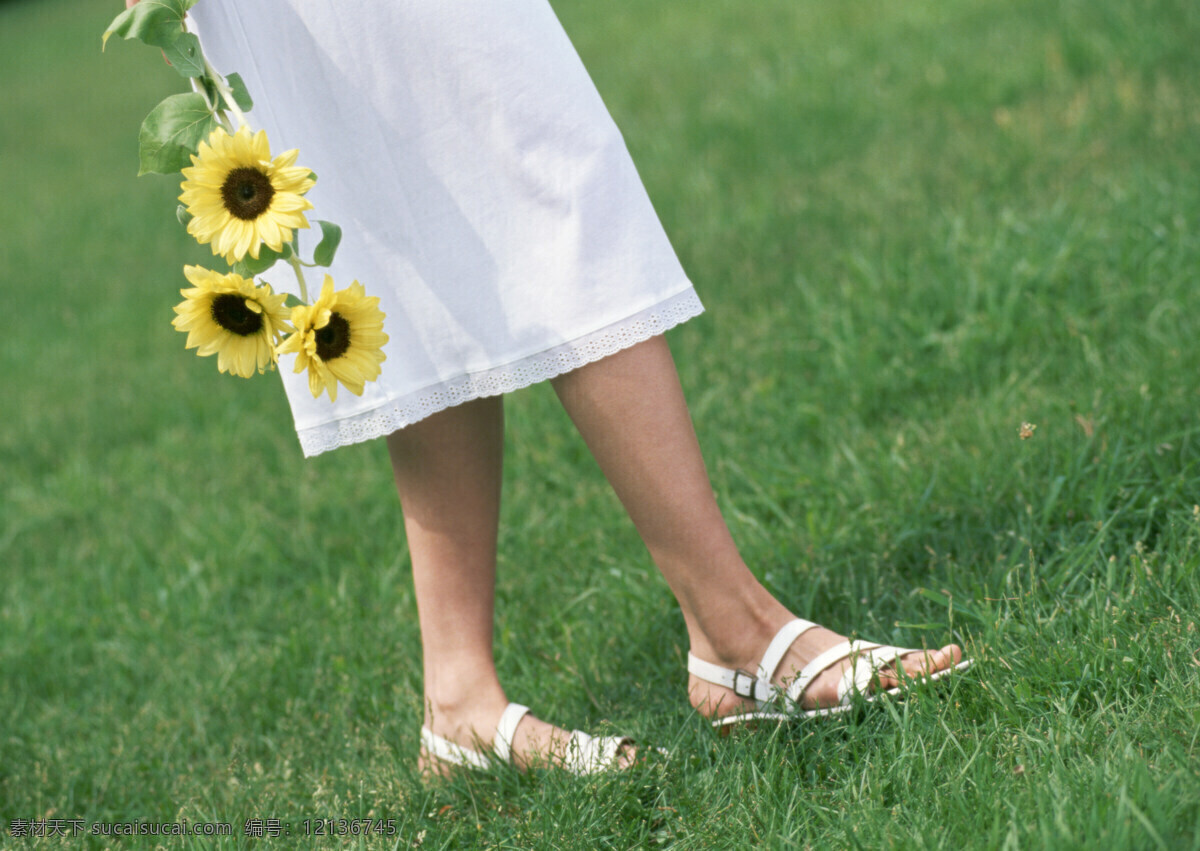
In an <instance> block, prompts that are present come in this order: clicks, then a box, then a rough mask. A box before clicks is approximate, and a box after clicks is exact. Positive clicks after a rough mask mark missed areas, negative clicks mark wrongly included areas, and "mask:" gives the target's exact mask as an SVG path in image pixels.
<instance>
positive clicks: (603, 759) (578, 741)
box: [421, 703, 634, 776]
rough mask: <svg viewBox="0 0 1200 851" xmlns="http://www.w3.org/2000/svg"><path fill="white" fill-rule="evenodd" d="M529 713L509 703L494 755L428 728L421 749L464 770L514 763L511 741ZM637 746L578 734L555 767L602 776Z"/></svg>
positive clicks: (619, 738) (622, 738)
mask: <svg viewBox="0 0 1200 851" xmlns="http://www.w3.org/2000/svg"><path fill="white" fill-rule="evenodd" d="M527 712H529V707H528V706H522V705H521V704H519V703H510V704H509V705H508V706H506V707H505V708H504V712H503V713H502V714H501V715H500V721H499V722H498V723H497V724H496V738H495V739H494V740H493V741H492V753H491V754H485V753H480V752H479V751H473V750H471V749H470V748H464V747H463V746H462V745H456V744H455V743H454V742H452V741H450V740H449V739H445V738H443V737H441V736H439V735H438V734H437V733H435V732H433V731H432V730H430V729H429V728H428V727H422V728H421V745H422V747H424V748H425V751H426V753H428V754H429V755H430V756H432V757H434V758H435V759H438V760H441V761H442V762H444V763H446V764H447V765H454V766H464V767H466V768H472V769H488V768H491V767H492V765H493V760H494V761H495V762H496V763H498V764H504V763H509V762H512V741H513V736H514V735H515V734H516V732H517V725H518V724H520V723H521V719H522V718H524V717H525V714H526V713H527ZM632 744H634V742H633V739H631V738H629V737H628V736H589V735H588V734H587V733H582V732H580V731H579V730H575V731H573V732H572V733H571V738H570V740H569V741H568V743H567V753H566V755H565V756H564V757H562V758H555V759H554V760H553V763H552V764H553V765H555V766H557V767H560V768H563V769H565V770H566V771H569V772H570V773H571V774H576V775H579V776H583V775H587V774H599V773H600V772H602V771H609V770H611V769H613V768H619V767H620V766H619V765H618V763H617V760H618V758H619V756H620V754H621V748H623V747H625V746H626V745H632Z"/></svg>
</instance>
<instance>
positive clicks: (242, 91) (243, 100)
mask: <svg viewBox="0 0 1200 851" xmlns="http://www.w3.org/2000/svg"><path fill="white" fill-rule="evenodd" d="M225 82H226V83H228V84H229V88H230V89H231V90H232V91H233V102H234V103H236V104H237V105H238V109H240V110H241V111H242V112H249V111H250V110H251V109H252V108H253V107H254V101H252V100H251V99H250V92H249V91H248V90H247V89H246V84H245V83H244V82H243V81H242V75H241V74H236V73H235V74H230V75H229V76H227V77H226V78H225Z"/></svg>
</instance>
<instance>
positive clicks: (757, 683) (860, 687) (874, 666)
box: [688, 618, 971, 730]
mask: <svg viewBox="0 0 1200 851" xmlns="http://www.w3.org/2000/svg"><path fill="white" fill-rule="evenodd" d="M815 626H817V624H815V623H813V622H812V621H806V620H801V619H800V618H797V619H796V620H793V621H790V622H788V623H786V624H784V626H783V628H782V629H780V630H779V632H777V633H776V634H775V637H774V638H773V639H771V643H770V644H769V645H767V651H766V652H765V653H764V654H763V657H762V661H761V662H759V663H758V675H757V676H755V675H754V674H750V673H747V672H746V671H738V670H734V669H732V668H723V667H721V666H720V665H714V664H713V663H712V662H705V661H704V660H703V659H700V658H698V657H696V656H693V655H692V654H691V652H689V653H688V673H690V674H693V675H695V676H696V677H698V678H699V679H701V680H704V681H705V682H708V683H712V684H713V685H718V686H724V687H725V688H727V689H731V690H732V691H733V693H734V694H736V695H737V696H738V697H742V698H747V699H753V700H754V703H755V710H754V711H753V712H742V713H739V714H736V715H726V716H725V717H723V718H718V719H716V720H715V721H713V722H712V725H713V727H715V728H717V729H718V730H720V729H722V728H725V727H729V726H730V725H733V724H741V723H744V722H747V721H787V720H789V719H792V718H816V717H820V716H825V715H837V714H838V713H841V712H845V711H846V710H848V709H850V708H851V706H852V705H853V699H854V696H855V695H856V694H857V695H860V696H862V697H863V698H864V699H865V700H866V701H867V702H872V701H874V700H877V699H878V698H879V695H880V694H899V693H900V692H901V691H902V690H903V689H902V687H901V686H897V687H896V688H891V689H888V690H886V691H884V692H870V693H869V692H868V691H867V689H868V688H869V687H870V685H871V683H872V682H873V681H874V680H875V678H876V676H877V675H878V673H879V670H880V669H881V668H883V667H884V666H885V665H887V664H888V663H890V662H892V661H893V660H895V659H897V658H898V657H900V656H904V655H906V654H908V653H919V652H921V651H918V650H905V649H903V648H900V647H891V646H889V645H886V644H872V643H871V642H868V641H843V642H841V643H840V644H838V645H836V646H834V647H831V648H829V649H828V650H826V651H825V652H824V653H821V654H820V655H819V656H817V658H815V659H813V660H812V661H811V662H809V663H808V664H807V665H805V666H804V668H803V669H802V670H801V671H800V673H799V674H798V675H797V676H796V679H794V680H793V681H792V682H791V683H789V684H788V686H787V688H786V689H782V688H780V687H779V686H777V685H775V684H774V683H772V682H771V680H772V678H773V677H774V676H775V671H776V669H777V668H778V667H779V663H780V662H782V661H783V657H784V655H786V654H787V651H788V648H789V647H791V646H792V643H793V642H794V641H795V640H796V639H797V638H799V637H800V636H801V635H803V634H804V633H806V632H808V630H810V629H812V628H813V627H815ZM843 659H850V666H849V667H848V668H846V671H845V673H844V674H842V679H841V681H840V682H839V683H838V689H837V696H838V702H837V704H835V705H834V706H828V707H823V708H821V709H801V708H800V701H801V700H802V699H803V697H804V691H805V689H807V688H808V687H809V685H811V684H812V681H813V680H815V679H816V678H817V675H818V674H820V673H822V672H823V671H825V670H827V669H828V668H831V667H833V666H834V665H836V664H837V663H838V662H841V661H842V660H843ZM864 662H865V664H860V663H864ZM970 666H971V660H970V659H964V660H962V661H961V662H959V663H958V664H957V665H955V666H953V667H951V668H945V669H943V670H940V671H935V672H934V673H932V674H920V675H916V676H911V677H907V679H908V680H909V681H911V682H914V683H920V682H933V681H934V680H938V679H941V678H942V677H944V676H946V675H947V674H949V673H951V672H953V671H965V670H966V669H967V668H969V667H970Z"/></svg>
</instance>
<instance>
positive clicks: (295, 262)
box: [287, 254, 312, 304]
mask: <svg viewBox="0 0 1200 851" xmlns="http://www.w3.org/2000/svg"><path fill="white" fill-rule="evenodd" d="M287 262H288V263H290V264H291V267H292V271H293V272H295V273H296V280H297V281H298V282H299V284H300V300H301V301H302V302H304V303H305V304H312V302H310V301H309V300H308V285H307V284H306V283H305V282H304V269H303V268H301V267H302V265H303V264H302V263H301V262H300V258H298V257H297V256H296V255H295V254H293V255H292V256H291V257H289V258H288V260H287Z"/></svg>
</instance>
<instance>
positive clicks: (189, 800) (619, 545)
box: [0, 0, 1200, 849]
mask: <svg viewBox="0 0 1200 851" xmlns="http://www.w3.org/2000/svg"><path fill="white" fill-rule="evenodd" d="M554 6H555V8H556V9H557V10H558V12H559V14H560V16H561V17H562V19H563V22H564V24H565V25H566V27H567V29H568V31H569V32H570V33H571V35H572V37H573V39H574V40H575V43H576V46H577V47H578V49H579V51H580V52H581V53H582V54H583V57H584V59H585V61H586V63H587V64H588V67H589V68H590V69H591V71H592V74H593V77H594V79H595V80H596V83H597V85H598V86H599V88H600V90H601V93H602V94H603V95H604V97H605V100H606V102H607V103H608V105H609V108H610V109H611V110H612V111H613V113H614V115H615V116H616V118H617V120H618V123H619V124H620V125H621V127H622V128H623V130H624V131H625V134H626V139H627V141H628V143H629V146H630V148H631V149H632V151H633V153H634V157H635V160H636V162H637V163H638V166H639V169H640V170H641V173H642V176H643V178H644V180H645V181H646V184H647V186H648V188H649V190H650V194H651V197H652V198H653V199H654V201H655V204H656V206H657V208H658V210H659V213H660V215H661V216H662V218H663V220H664V223H665V225H666V227H667V230H668V232H669V233H670V234H671V236H672V239H673V241H674V243H675V245H676V248H677V250H678V251H679V253H680V256H681V258H682V260H683V262H684V265H685V267H686V268H687V269H688V270H689V271H690V273H691V274H692V276H693V278H694V280H695V282H696V285H697V288H698V290H699V292H700V295H701V298H702V299H703V300H704V302H705V304H706V306H707V307H708V312H707V313H706V314H705V315H704V316H702V317H701V318H699V319H697V320H694V321H692V322H689V323H687V324H685V325H684V326H682V327H681V328H680V329H678V330H677V331H674V332H672V334H671V341H672V345H673V348H674V351H675V354H676V359H677V361H678V362H679V365H680V370H681V374H682V377H683V380H684V384H685V388H686V390H687V392H688V395H689V399H690V402H691V406H692V412H693V416H694V419H695V422H696V427H697V430H698V432H699V434H700V438H701V443H702V445H703V447H704V449H705V454H706V458H707V460H708V463H709V467H710V471H711V473H712V476H713V483H714V487H715V488H716V490H717V492H718V495H719V499H720V502H721V504H722V506H723V508H724V510H725V513H726V517H727V519H728V520H729V523H730V525H731V527H732V528H733V531H734V535H735V537H736V538H737V540H738V542H739V544H740V546H741V547H742V550H743V554H744V556H745V557H746V560H747V561H748V562H749V563H750V564H751V565H752V566H753V568H754V569H755V571H756V572H757V573H758V574H759V575H760V576H761V577H763V579H764V580H765V581H766V582H767V583H768V585H769V586H770V587H771V588H772V589H773V590H774V591H775V592H776V593H777V594H778V595H779V596H780V597H781V598H782V599H783V600H784V601H785V602H786V603H788V604H789V605H790V606H791V607H792V608H793V609H794V610H795V611H797V613H799V614H801V615H803V616H805V617H809V618H813V619H816V620H819V621H821V622H822V623H825V624H827V625H829V626H830V627H832V628H835V629H839V630H841V631H845V632H855V633H857V634H859V635H861V636H863V637H869V638H873V639H875V640H883V641H889V642H894V643H900V644H907V645H910V646H911V645H920V644H922V643H923V642H924V643H929V644H940V643H943V642H945V641H947V640H956V641H960V642H962V643H963V644H965V645H966V646H967V647H968V649H969V652H970V654H971V655H972V656H974V657H975V659H976V660H977V664H976V666H975V667H974V668H973V669H972V670H971V671H970V672H969V673H968V674H966V675H964V676H961V677H959V678H957V679H956V680H955V681H954V682H953V684H952V685H950V686H948V687H947V688H944V689H940V690H937V691H930V692H921V693H918V694H917V695H915V696H914V697H912V698H910V699H909V700H907V701H905V702H891V703H885V705H883V706H881V707H872V708H871V710H870V711H864V712H861V713H858V714H855V715H853V716H852V717H849V718H843V719H841V720H833V721H828V722H824V723H808V724H795V725H792V726H786V727H782V728H778V729H772V730H760V731H757V732H754V733H747V734H741V735H737V736H735V737H732V738H731V739H729V740H718V739H717V738H716V737H714V736H713V735H712V734H711V732H710V731H709V730H708V729H707V728H706V726H705V725H704V724H703V723H702V722H701V721H700V720H699V719H698V718H697V717H695V716H694V715H693V714H692V713H691V712H690V710H689V708H688V705H687V701H686V696H685V693H684V685H685V673H684V662H685V655H686V649H687V648H686V643H685V633H684V629H683V623H682V618H681V617H680V616H679V614H678V611H677V610H676V608H675V606H674V603H673V599H672V598H671V596H670V593H669V592H668V590H667V588H666V585H665V584H664V583H663V581H662V580H661V578H660V577H659V576H658V574H657V572H656V571H655V569H654V567H653V564H652V563H651V562H650V560H649V558H648V557H647V555H646V553H645V552H644V550H643V548H642V546H641V544H640V542H639V540H638V538H637V536H636V534H635V533H634V531H633V529H632V527H631V526H630V524H629V523H628V521H627V519H626V518H625V517H624V515H623V513H622V511H621V508H620V506H619V504H618V503H617V501H616V499H615V497H614V496H613V495H612V493H611V492H610V491H609V489H608V487H607V485H606V483H605V482H604V480H603V478H602V477H601V475H600V473H599V472H598V470H597V468H596V466H595V464H594V463H593V462H592V460H591V459H590V457H589V456H588V454H587V452H586V449H585V447H584V446H583V444H582V442H581V441H580V440H579V438H578V436H577V435H576V434H575V433H574V432H573V430H572V427H571V425H570V422H569V420H568V419H567V417H566V415H565V414H564V413H563V412H562V411H561V409H560V408H559V407H558V405H557V401H556V399H555V397H554V395H553V393H552V392H551V391H550V390H549V388H548V387H545V386H539V387H535V388H531V389H529V390H526V391H522V392H519V393H516V394H514V395H513V396H511V397H509V399H508V405H507V414H508V425H509V431H508V443H507V447H506V458H505V463H506V478H505V494H504V498H505V505H504V514H503V520H502V532H501V541H500V547H501V553H500V580H499V590H498V597H499V601H498V602H499V606H498V617H497V623H496V640H497V652H498V664H499V667H500V671H501V676H502V678H503V679H504V681H505V684H506V687H507V689H508V691H509V694H510V695H511V696H512V697H513V698H514V699H516V700H519V701H521V702H525V703H530V704H531V705H533V706H534V708H535V710H536V711H537V712H538V713H539V714H541V715H542V716H543V717H546V718H548V719H549V720H553V721H555V722H557V723H560V724H563V725H566V726H568V727H581V728H584V729H588V730H591V731H600V730H606V729H613V730H620V731H625V732H628V733H630V734H632V735H635V736H636V737H638V738H639V739H640V740H642V741H645V742H650V743H654V744H658V745H662V746H664V747H666V748H668V749H669V750H670V751H671V756H670V758H668V759H663V760H659V759H654V760H651V761H650V762H649V763H648V764H646V765H642V766H639V767H637V768H635V769H633V770H631V771H629V772H628V773H624V774H621V775H618V776H604V777H600V778H595V779H587V780H580V779H575V778H571V777H567V776H562V775H560V774H557V773H542V774H535V775H531V776H520V775H517V774H516V773H515V772H513V771H496V772H493V773H490V774H482V775H478V776H472V777H469V778H462V779H458V780H455V781H454V782H452V783H448V784H442V785H435V786H426V785H424V784H423V783H422V782H421V781H420V779H419V777H418V775H417V773H416V770H415V754H416V749H417V736H418V729H419V723H420V721H419V717H420V665H419V659H420V640H419V633H418V630H417V624H416V609H415V605H414V601H413V593H412V587H411V583H410V580H409V576H408V567H409V565H408V554H407V550H406V547H405V541H404V536H403V531H402V527H401V518H400V513H399V507H398V504H397V500H396V498H395V494H394V491H393V488H392V483H391V476H390V469H389V467H388V464H387V458H386V452H385V449H384V447H383V445H382V443H381V442H375V443H370V444H365V445H360V446H355V447H352V448H348V449H342V450H339V451H337V452H335V453H331V454H328V455H324V456H321V457H319V458H316V459H313V460H307V461H306V460H304V459H303V458H302V457H301V455H300V450H299V447H298V444H297V441H296V438H295V435H294V433H293V432H292V429H291V418H290V414H289V412H288V409H287V404H286V400H285V398H284V396H283V392H282V389H281V387H280V386H279V383H278V381H277V380H276V379H274V378H273V377H266V378H260V379H257V380H255V381H249V382H247V381H241V380H238V379H233V378H230V377H227V376H220V375H218V374H217V371H216V366H215V363H214V362H213V359H199V358H196V357H194V356H193V355H192V354H191V353H188V352H185V351H184V349H183V336H182V335H180V334H178V333H177V332H175V331H174V330H173V329H172V328H171V327H170V324H169V323H170V319H171V317H172V313H171V306H172V305H173V304H174V303H175V302H176V301H178V290H179V289H180V287H181V286H184V285H185V282H184V281H183V279H182V275H181V266H182V264H183V263H185V262H198V261H203V260H207V259H209V258H210V253H209V251H208V249H207V248H205V247H200V246H197V245H195V244H194V243H191V242H190V241H189V238H188V237H187V236H186V234H185V233H183V231H182V229H181V228H179V227H178V225H177V223H176V222H175V219H174V215H173V211H174V204H175V201H174V196H175V195H176V194H178V189H177V185H176V184H175V183H174V182H172V181H171V180H169V179H166V178H153V177H147V178H142V179H140V180H138V179H135V177H134V175H135V173H136V167H137V158H136V135H137V127H138V123H139V122H140V120H141V118H142V116H143V115H144V114H145V113H146V112H147V111H148V110H149V109H150V108H151V107H152V106H153V105H154V104H155V103H157V101H158V100H159V99H160V98H161V97H163V96H164V95H166V94H168V93H171V92H173V91H179V90H181V85H182V81H181V80H180V78H178V77H177V76H176V75H175V74H174V73H172V72H171V71H170V70H169V69H168V68H166V67H165V66H164V65H163V64H162V63H161V61H160V60H159V59H158V57H157V55H156V54H155V52H154V51H152V50H150V49H148V48H145V47H142V46H141V45H136V44H129V43H119V44H117V43H114V44H112V45H110V47H109V50H108V52H107V53H106V54H104V55H101V53H100V33H101V32H102V31H103V30H104V28H105V26H106V24H107V23H108V21H109V19H110V18H111V17H112V15H114V14H115V13H116V11H118V10H119V7H120V4H119V3H116V2H115V1H114V2H111V3H96V2H85V0H16V2H14V1H13V0H9V2H4V3H0V104H2V113H0V121H2V124H3V129H2V130H0V167H2V173H3V175H4V180H5V184H6V198H5V202H4V203H3V204H0V279H2V280H3V294H4V298H5V301H6V311H5V313H6V322H5V323H4V324H5V333H4V334H2V335H0V373H2V374H3V376H4V379H3V387H4V403H3V407H4V410H5V411H6V420H7V422H6V427H5V428H4V429H3V430H2V431H0V478H2V482H3V484H2V486H0V582H2V590H0V847H12V848H34V847H59V846H62V847H88V848H103V847H113V848H152V847H155V846H157V845H163V844H165V845H166V847H188V848H205V847H211V846H212V844H213V840H208V839H200V838H184V839H177V840H171V841H168V842H164V841H163V840H161V839H157V838H150V837H145V838H137V837H134V838H124V839H111V838H104V837H99V838H97V837H87V838H84V837H78V838H71V839H37V840H35V839H24V838H17V837H13V836H12V835H11V833H10V830H11V823H12V821H13V820H14V819H25V820H33V819H54V818H61V819H72V818H74V819H81V820H83V822H84V823H85V824H86V825H88V826H90V825H91V824H93V823H100V822H114V821H120V822H127V821H143V822H179V821H183V820H185V819H186V820H187V821H189V822H192V823H195V822H201V821H221V822H227V823H230V824H232V825H233V828H234V829H233V833H234V836H233V837H232V838H230V839H226V840H222V841H221V843H219V844H220V845H221V847H230V848H256V847H261V846H262V845H263V844H264V843H268V842H270V841H271V840H268V839H257V838H250V837H247V836H244V835H243V834H244V827H245V823H246V820H247V819H255V818H256V819H280V820H281V821H286V822H287V823H289V824H290V826H291V831H292V835H291V837H290V838H288V839H287V840H278V842H277V844H280V845H281V846H290V847H296V846H299V847H309V846H310V845H311V846H319V847H349V848H372V849H375V848H381V849H382V848H389V849H390V848H407V847H413V846H420V847H421V848H462V847H494V848H527V847H531V848H539V847H572V848H628V847H672V848H687V849H710V848H718V849H723V848H742V847H757V846H765V847H772V848H806V847H813V848H825V847H828V848H846V847H859V848H876V847H898V848H927V847H928V848H960V847H972V848H1000V847H1004V848H1055V849H1057V848H1106V849H1109V848H1168V849H1176V848H1198V847H1200V838H1198V837H1200V631H1198V629H1197V621H1198V620H1200V574H1198V573H1197V567H1198V565H1200V507H1197V505H1198V504H1200V417H1198V413H1200V346H1198V345H1197V344H1196V341H1197V339H1200V296H1198V295H1197V293H1196V291H1195V290H1194V289H1193V287H1196V286H1197V283H1198V278H1200V50H1198V49H1197V45H1198V44H1200V6H1197V5H1196V4H1195V2H1194V0H1146V1H1145V2H1141V3H1136V4H1135V3H1129V2H1120V0H1090V2H1082V0H1062V1H1061V2H1052V3H1045V2H1033V0H1008V2H1001V0H941V2H933V0H913V2H909V3H880V2H851V3H840V4H839V3H816V2H812V0H757V2H754V3H746V2H742V1H741V0H711V2H706V3H678V2H672V3H667V2H654V3H647V2H637V1H636V0H611V2H604V3H598V2H591V0H554ZM224 70H227V71H229V70H237V69H224ZM1023 422H1029V423H1032V424H1034V425H1036V426H1037V428H1036V431H1035V432H1034V433H1033V436H1032V437H1031V438H1029V439H1026V440H1022V439H1021V438H1020V437H1019V436H1018V430H1019V429H1020V427H1021V425H1022V423H1023ZM264 488H265V489H264ZM322 818H332V819H368V818H370V819H393V820H394V825H395V829H396V835H395V836H391V837H387V836H377V835H370V836H358V837H354V836H348V837H345V838H344V839H329V838H318V837H311V836H310V837H306V836H304V835H303V834H304V829H303V822H304V820H305V819H309V820H314V819H322Z"/></svg>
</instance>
